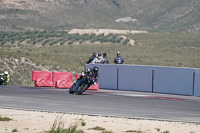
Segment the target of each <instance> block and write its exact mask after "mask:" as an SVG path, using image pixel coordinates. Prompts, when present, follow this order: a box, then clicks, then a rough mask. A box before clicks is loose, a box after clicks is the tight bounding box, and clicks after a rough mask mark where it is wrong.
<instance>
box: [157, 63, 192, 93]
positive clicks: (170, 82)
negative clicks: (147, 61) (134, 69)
mask: <svg viewBox="0 0 200 133" xmlns="http://www.w3.org/2000/svg"><path fill="white" fill-rule="evenodd" d="M194 70H195V69H189V68H172V67H154V82H153V92H156V93H167V94H180V95H190V96H191V95H193V74H194Z"/></svg>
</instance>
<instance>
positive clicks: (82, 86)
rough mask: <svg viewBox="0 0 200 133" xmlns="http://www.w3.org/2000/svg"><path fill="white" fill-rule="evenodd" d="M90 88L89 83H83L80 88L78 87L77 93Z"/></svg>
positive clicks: (79, 93)
mask: <svg viewBox="0 0 200 133" xmlns="http://www.w3.org/2000/svg"><path fill="white" fill-rule="evenodd" d="M87 89H88V84H87V83H82V84H81V85H80V86H79V87H78V89H77V92H76V94H77V95H81V94H82V93H83V92H84V91H86V90H87Z"/></svg>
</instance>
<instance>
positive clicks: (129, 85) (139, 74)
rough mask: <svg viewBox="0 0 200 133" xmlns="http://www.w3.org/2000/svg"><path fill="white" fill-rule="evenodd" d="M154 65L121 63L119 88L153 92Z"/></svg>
mask: <svg viewBox="0 0 200 133" xmlns="http://www.w3.org/2000/svg"><path fill="white" fill-rule="evenodd" d="M152 72H153V66H134V65H120V66H119V73H118V89H119V90H130V91H145V92H152Z"/></svg>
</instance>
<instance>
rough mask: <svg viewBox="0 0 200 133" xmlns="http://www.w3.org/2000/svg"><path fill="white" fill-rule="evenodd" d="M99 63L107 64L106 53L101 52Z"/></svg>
mask: <svg viewBox="0 0 200 133" xmlns="http://www.w3.org/2000/svg"><path fill="white" fill-rule="evenodd" d="M101 64H109V59H108V58H107V54H106V53H103V59H102V60H101Z"/></svg>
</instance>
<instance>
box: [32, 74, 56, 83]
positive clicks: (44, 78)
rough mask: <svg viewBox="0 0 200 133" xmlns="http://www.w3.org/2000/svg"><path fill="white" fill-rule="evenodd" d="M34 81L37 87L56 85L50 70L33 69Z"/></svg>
mask: <svg viewBox="0 0 200 133" xmlns="http://www.w3.org/2000/svg"><path fill="white" fill-rule="evenodd" d="M32 81H35V87H54V86H55V83H54V82H53V81H52V72H49V71H32Z"/></svg>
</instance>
